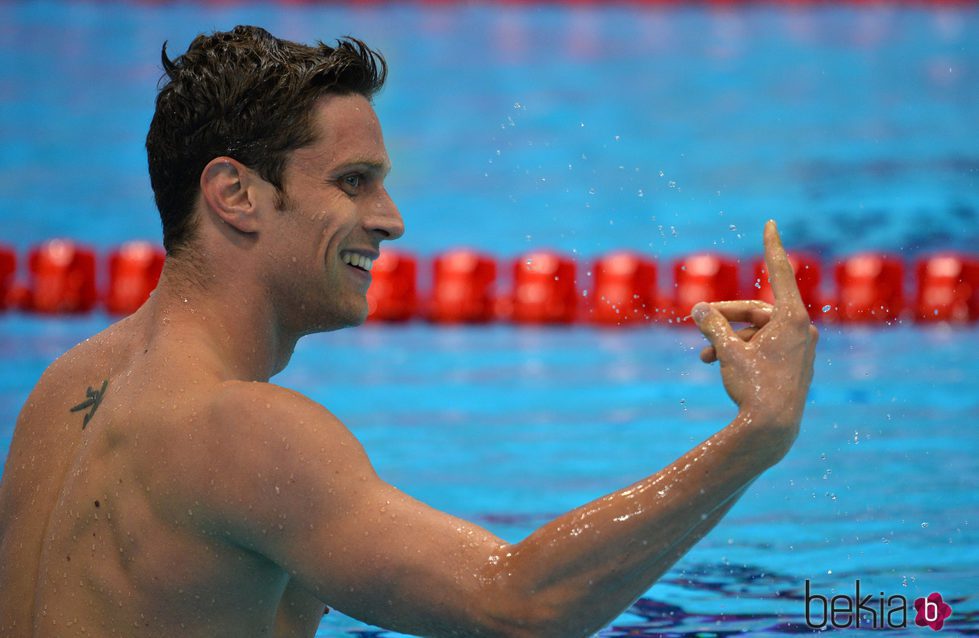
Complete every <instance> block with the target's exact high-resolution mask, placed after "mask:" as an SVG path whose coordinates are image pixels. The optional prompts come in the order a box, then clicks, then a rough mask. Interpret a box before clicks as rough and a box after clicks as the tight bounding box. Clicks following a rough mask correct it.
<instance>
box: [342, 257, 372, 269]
mask: <svg viewBox="0 0 979 638" xmlns="http://www.w3.org/2000/svg"><path fill="white" fill-rule="evenodd" d="M340 258H341V259H342V260H343V263H345V264H350V265H351V266H356V267H357V268H360V269H361V270H366V271H367V272H370V270H371V268H373V267H374V261H373V260H372V259H371V258H370V257H364V256H363V255H357V254H355V253H343V254H342V255H341V256H340Z"/></svg>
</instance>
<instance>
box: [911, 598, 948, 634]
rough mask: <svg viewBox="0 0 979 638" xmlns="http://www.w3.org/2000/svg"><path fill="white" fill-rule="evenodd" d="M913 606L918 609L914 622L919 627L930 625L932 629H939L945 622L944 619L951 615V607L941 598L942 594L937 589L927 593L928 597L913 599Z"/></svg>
mask: <svg viewBox="0 0 979 638" xmlns="http://www.w3.org/2000/svg"><path fill="white" fill-rule="evenodd" d="M914 608H915V609H916V610H917V611H918V615H917V616H915V618H914V624H916V625H918V626H919V627H931V628H932V629H933V630H934V631H940V630H941V628H942V626H943V625H944V624H945V619H946V618H948V617H949V616H951V615H952V608H951V607H949V605H948V603H946V602H945V601H944V600H942V595H941V594H939V593H938V592H937V591H936V592H932V593H930V594H928V598H918V599H917V600H915V601H914Z"/></svg>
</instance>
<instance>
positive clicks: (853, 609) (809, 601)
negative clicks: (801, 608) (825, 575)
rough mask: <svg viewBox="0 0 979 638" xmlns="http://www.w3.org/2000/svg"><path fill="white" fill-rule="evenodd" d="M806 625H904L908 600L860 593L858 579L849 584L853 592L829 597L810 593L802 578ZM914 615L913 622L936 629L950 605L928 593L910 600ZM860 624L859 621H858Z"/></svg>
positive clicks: (836, 627) (940, 624) (819, 626)
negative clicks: (804, 589)
mask: <svg viewBox="0 0 979 638" xmlns="http://www.w3.org/2000/svg"><path fill="white" fill-rule="evenodd" d="M805 600H806V625H808V626H809V627H811V628H812V629H826V628H827V627H830V626H831V627H833V628H834V629H846V628H849V627H854V628H860V627H867V628H869V629H894V628H904V627H907V626H908V599H907V598H905V597H904V596H901V595H900V594H894V595H892V596H885V595H884V592H880V595H879V596H875V595H873V594H867V595H864V596H862V595H861V591H860V580H859V579H857V580H856V581H855V582H854V583H853V595H852V596H849V595H846V594H837V595H835V596H832V597H831V598H827V597H826V596H823V595H820V594H814V593H812V589H811V586H810V582H809V580H808V579H806V598H805ZM914 608H915V611H916V612H917V615H916V616H915V619H914V624H916V625H918V626H919V627H930V628H931V629H932V630H933V631H940V630H941V629H942V627H943V626H944V624H945V620H946V619H948V617H949V616H951V615H952V608H951V607H950V606H949V605H948V603H946V602H945V601H944V600H942V595H941V594H940V593H938V592H932V593H931V594H929V595H928V597H927V598H924V597H922V598H918V599H917V600H915V601H914ZM861 623H862V624H861Z"/></svg>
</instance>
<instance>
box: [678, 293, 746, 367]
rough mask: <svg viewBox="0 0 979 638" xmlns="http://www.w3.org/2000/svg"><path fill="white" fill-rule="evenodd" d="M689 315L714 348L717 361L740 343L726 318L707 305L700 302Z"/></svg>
mask: <svg viewBox="0 0 979 638" xmlns="http://www.w3.org/2000/svg"><path fill="white" fill-rule="evenodd" d="M690 315H691V316H692V317H693V320H694V321H695V322H697V327H698V328H700V331H701V332H702V333H704V336H705V337H707V340H708V341H710V345H712V346H714V351H715V352H716V353H717V358H718V359H723V358H724V354H725V353H726V352H727V351H728V349H729V348H731V347H733V345H734V344H737V343H741V340H740V339H739V338H738V335H736V334H735V333H734V329H733V328H731V324H730V323H728V320H727V318H726V317H724V315H722V314H721V313H720V312H718V311H717V310H716V309H715V308H714V307H713V306H711V305H710V304H709V303H705V302H703V301H701V302H700V303H698V304H697V305H695V306H694V307H693V310H692V311H691V312H690Z"/></svg>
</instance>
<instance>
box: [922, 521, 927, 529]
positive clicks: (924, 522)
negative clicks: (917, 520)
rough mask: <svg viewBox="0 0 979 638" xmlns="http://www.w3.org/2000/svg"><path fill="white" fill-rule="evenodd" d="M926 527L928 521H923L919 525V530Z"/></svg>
mask: <svg viewBox="0 0 979 638" xmlns="http://www.w3.org/2000/svg"><path fill="white" fill-rule="evenodd" d="M926 527H928V521H923V522H922V523H921V529H925V528H926Z"/></svg>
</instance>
